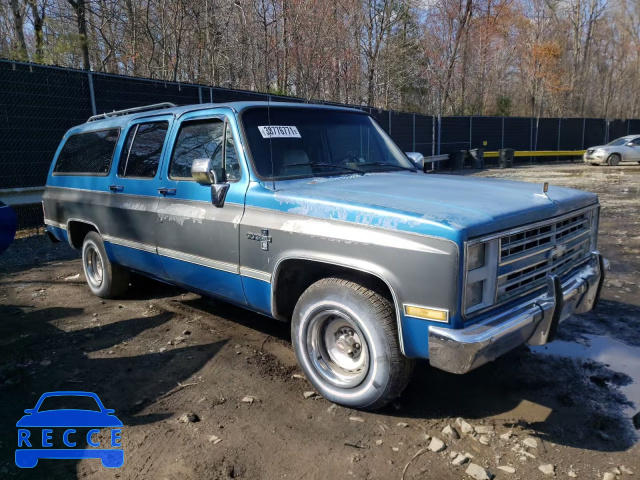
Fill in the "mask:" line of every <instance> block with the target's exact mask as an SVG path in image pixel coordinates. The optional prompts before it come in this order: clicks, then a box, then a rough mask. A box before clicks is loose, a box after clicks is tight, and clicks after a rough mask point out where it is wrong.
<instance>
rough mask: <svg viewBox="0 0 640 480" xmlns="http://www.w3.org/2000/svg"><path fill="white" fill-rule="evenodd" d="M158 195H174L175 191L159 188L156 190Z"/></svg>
mask: <svg viewBox="0 0 640 480" xmlns="http://www.w3.org/2000/svg"><path fill="white" fill-rule="evenodd" d="M158 193H161V194H162V195H175V194H176V189H175V188H166V187H160V188H159V189H158Z"/></svg>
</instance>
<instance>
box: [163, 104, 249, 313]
mask: <svg viewBox="0 0 640 480" xmlns="http://www.w3.org/2000/svg"><path fill="white" fill-rule="evenodd" d="M214 112H215V111H214ZM232 124H233V122H230V121H229V118H228V117H227V116H226V115H225V114H224V113H219V114H215V113H214V114H212V113H211V111H209V114H208V115H203V114H202V113H200V112H194V113H193V114H190V115H185V117H184V119H182V120H181V122H180V124H179V125H178V126H177V127H176V128H175V129H174V133H173V135H174V138H175V142H174V147H173V151H172V152H171V154H170V156H169V157H168V159H167V162H166V163H165V165H164V167H163V170H164V175H163V177H164V179H163V181H161V184H162V185H161V190H160V192H161V193H160V196H159V204H158V219H159V225H158V235H157V246H158V254H159V256H160V259H161V262H162V265H163V266H164V269H165V271H166V272H167V275H168V276H169V278H170V279H171V280H172V281H174V282H176V283H179V284H183V285H185V286H187V287H191V288H194V289H198V290H201V291H203V292H206V293H209V294H211V295H215V296H218V297H221V298H225V299H227V300H231V301H234V302H236V303H242V304H244V303H246V300H245V296H244V291H243V288H242V281H241V278H240V274H239V265H240V256H239V249H238V246H239V232H240V230H239V228H238V225H239V223H240V220H241V218H242V215H243V212H244V196H245V192H246V190H247V185H248V174H247V172H244V173H243V168H242V166H241V164H242V162H240V161H239V157H238V149H237V145H236V141H235V139H237V138H238V132H236V131H234V128H233V125H232ZM201 158H208V159H212V160H213V165H214V167H215V166H218V167H221V166H222V165H223V164H225V165H226V168H225V170H224V175H225V177H226V181H227V182H229V184H230V187H229V192H228V194H227V199H226V202H225V204H224V206H223V207H221V208H217V207H215V206H214V205H213V204H212V203H211V187H210V186H209V185H200V184H199V183H196V182H195V181H194V180H193V179H192V178H191V165H192V164H193V161H194V160H195V159H201ZM221 174H222V170H220V171H219V172H218V175H219V178H220V175H221Z"/></svg>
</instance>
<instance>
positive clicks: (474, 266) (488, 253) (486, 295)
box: [463, 239, 500, 313]
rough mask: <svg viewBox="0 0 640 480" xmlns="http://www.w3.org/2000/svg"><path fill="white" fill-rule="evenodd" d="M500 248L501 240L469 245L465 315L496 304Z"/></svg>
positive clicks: (466, 263)
mask: <svg viewBox="0 0 640 480" xmlns="http://www.w3.org/2000/svg"><path fill="white" fill-rule="evenodd" d="M499 248H500V240H499V239H496V240H490V241H488V242H477V243H471V244H470V245H467V248H466V251H465V252H466V257H465V269H466V272H465V274H466V276H465V278H466V283H465V287H464V290H463V291H464V300H463V306H464V311H465V313H472V312H474V311H476V310H480V309H482V308H486V307H490V306H491V305H493V304H494V302H495V295H496V281H497V279H496V276H497V270H498V257H499Z"/></svg>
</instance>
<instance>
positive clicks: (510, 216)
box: [277, 172, 598, 238]
mask: <svg viewBox="0 0 640 480" xmlns="http://www.w3.org/2000/svg"><path fill="white" fill-rule="evenodd" d="M277 187H278V192H277V199H278V201H279V202H280V204H282V205H283V206H284V208H285V209H286V210H287V211H289V212H291V213H300V214H304V215H311V216H324V217H328V218H337V219H339V220H347V221H348V220H352V221H355V222H358V223H368V224H373V225H378V226H385V224H384V221H376V220H375V219H372V218H371V216H372V215H374V216H380V217H385V213H388V214H389V215H392V216H393V215H398V214H400V215H401V216H402V217H405V218H404V221H403V222H401V223H405V224H406V225H408V226H409V228H407V227H406V225H405V227H404V228H401V229H402V230H413V231H416V233H423V234H437V235H443V230H444V231H448V232H454V233H456V234H457V235H455V234H454V235H447V236H450V237H457V236H459V234H460V233H461V232H462V233H464V234H465V236H466V237H467V238H472V237H477V236H481V235H486V234H488V233H493V232H496V231H500V230H504V229H507V228H512V227H517V226H520V225H524V224H528V223H532V222H536V221H540V220H545V219H547V218H550V217H554V216H557V215H562V214H564V213H568V212H571V211H573V210H577V209H580V208H583V207H587V206H589V205H593V204H596V203H598V197H597V196H596V195H595V194H593V193H589V192H583V191H580V190H574V189H570V188H564V187H554V186H550V187H549V190H548V192H547V194H546V195H545V194H544V193H543V191H542V187H543V186H542V184H532V183H524V182H514V181H508V180H502V179H491V178H478V177H465V176H458V175H424V174H414V173H404V172H402V173H395V172H394V173H380V174H368V175H364V176H348V177H323V178H314V179H312V180H309V179H305V180H304V181H300V180H297V181H289V182H280V183H278V185H277ZM287 204H288V205H290V207H287ZM320 207H321V208H320ZM331 209H333V212H336V213H335V214H333V213H330V212H331ZM363 209H364V212H365V213H364V214H363V213H360V214H359V215H358V213H357V212H362V211H363ZM372 210H373V211H372ZM380 210H383V211H384V212H380ZM353 212H356V214H355V215H350V213H353ZM406 217H408V218H406ZM393 226H395V227H396V228H400V226H399V225H397V224H396V225H393ZM393 226H392V227H393ZM443 227H444V228H443ZM445 235H446V234H445Z"/></svg>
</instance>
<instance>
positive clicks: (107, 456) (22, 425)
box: [15, 391, 124, 468]
mask: <svg viewBox="0 0 640 480" xmlns="http://www.w3.org/2000/svg"><path fill="white" fill-rule="evenodd" d="M62 402H71V403H76V404H81V405H82V406H83V407H88V408H66V407H64V406H63V407H61V408H60V407H59V408H53V407H55V406H57V405H61V404H62ZM24 412H25V413H26V415H25V416H23V417H22V418H21V419H20V420H18V422H17V423H16V427H18V448H17V449H16V456H15V459H16V465H17V466H18V467H20V468H33V467H35V466H36V465H37V463H38V460H39V459H41V458H42V459H45V458H46V459H76V460H80V459H83V458H99V459H100V460H101V461H102V465H103V466H105V467H107V468H118V467H121V466H122V464H123V463H124V451H123V449H122V445H121V435H122V422H121V421H120V420H119V419H118V417H116V416H115V415H113V413H114V410H111V409H107V408H105V407H104V405H103V404H102V402H101V401H100V398H99V397H98V395H96V394H95V393H91V392H78V391H60V392H48V393H45V394H43V395H42V396H41V397H40V399H39V400H38V402H37V403H36V406H35V407H34V408H31V409H27V410H25V411H24ZM101 429H110V431H109V435H108V436H107V438H106V439H105V438H104V435H100V432H101ZM101 441H102V442H103V444H101ZM85 442H86V447H83V446H82V445H83V444H84V443H85ZM78 445H80V446H78Z"/></svg>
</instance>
